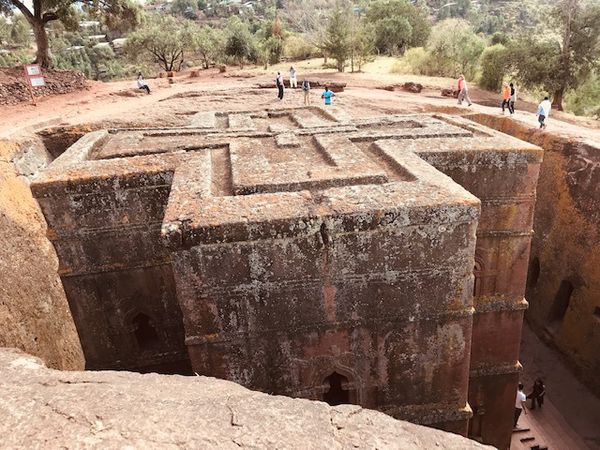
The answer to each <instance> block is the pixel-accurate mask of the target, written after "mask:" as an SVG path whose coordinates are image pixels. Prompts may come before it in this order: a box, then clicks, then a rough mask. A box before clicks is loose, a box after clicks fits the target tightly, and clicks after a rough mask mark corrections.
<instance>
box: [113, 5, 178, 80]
mask: <svg viewBox="0 0 600 450" xmlns="http://www.w3.org/2000/svg"><path fill="white" fill-rule="evenodd" d="M187 36H189V31H188V29H187V28H186V25H185V22H184V21H182V20H178V19H176V18H175V17H173V16H164V15H163V16H159V15H156V16H152V17H151V18H150V19H149V20H148V21H147V22H146V23H145V24H144V26H143V27H142V28H141V29H139V30H138V31H135V32H133V33H131V34H130V35H129V36H128V37H127V43H126V44H125V51H126V52H127V54H129V55H131V56H132V57H133V59H139V58H140V57H149V58H150V60H151V61H153V62H155V63H157V64H160V65H161V67H162V68H163V69H165V70H166V71H167V72H170V71H172V70H180V69H181V65H182V64H183V57H184V50H186V49H189V45H190V43H189V41H188V40H187V39H186V37H187Z"/></svg>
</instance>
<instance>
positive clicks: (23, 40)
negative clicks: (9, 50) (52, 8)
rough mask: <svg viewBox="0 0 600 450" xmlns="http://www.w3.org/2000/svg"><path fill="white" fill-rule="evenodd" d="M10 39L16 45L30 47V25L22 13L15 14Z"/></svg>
mask: <svg viewBox="0 0 600 450" xmlns="http://www.w3.org/2000/svg"><path fill="white" fill-rule="evenodd" d="M9 40H10V42H11V43H12V44H13V45H14V46H16V47H29V45H30V44H31V37H30V36H29V26H28V25H27V20H26V19H25V17H23V15H22V14H15V15H14V16H13V20H12V26H11V28H10V37H9Z"/></svg>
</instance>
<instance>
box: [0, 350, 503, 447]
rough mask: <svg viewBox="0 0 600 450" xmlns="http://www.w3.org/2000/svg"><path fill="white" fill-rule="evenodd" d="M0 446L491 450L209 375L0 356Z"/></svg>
mask: <svg viewBox="0 0 600 450" xmlns="http://www.w3.org/2000/svg"><path fill="white" fill-rule="evenodd" d="M0 375H1V376H0V417H2V420H1V421H0V435H1V436H2V439H0V448H3V449H4V448H6V449H25V448H49V449H50V448H102V449H123V448H140V449H161V450H163V449H181V448H219V449H229V448H232V449H237V448H255V449H258V448H261V449H263V448H264V449H275V448H277V449H302V450H306V449H324V448H326V449H350V448H356V449H375V448H378V449H402V450H423V449H447V450H471V449H472V450H476V449H482V450H483V449H491V448H492V447H488V446H483V445H480V444H478V443H476V442H474V441H471V440H468V439H466V438H463V437H461V436H458V435H455V434H450V433H445V432H442V431H438V430H434V429H431V428H426V427H422V426H419V425H413V424H411V423H408V422H403V421H398V420H395V419H392V418H391V417H390V416H387V415H385V414H383V413H380V412H377V411H371V410H366V409H362V408H360V407H359V406H353V405H341V406H335V407H331V406H329V405H327V404H326V403H323V402H313V401H310V400H301V399H291V398H288V397H281V396H271V395H267V394H262V393H259V392H254V391H250V390H248V389H245V388H243V387H241V386H239V385H237V384H235V383H231V382H229V381H223V380H217V379H215V378H207V377H184V376H177V375H156V374H146V375H140V374H136V373H131V372H60V371H55V370H49V369H46V368H45V367H44V366H43V363H42V362H41V361H40V360H38V359H36V358H33V357H31V356H28V355H25V354H23V353H21V352H19V351H15V350H7V349H2V350H0Z"/></svg>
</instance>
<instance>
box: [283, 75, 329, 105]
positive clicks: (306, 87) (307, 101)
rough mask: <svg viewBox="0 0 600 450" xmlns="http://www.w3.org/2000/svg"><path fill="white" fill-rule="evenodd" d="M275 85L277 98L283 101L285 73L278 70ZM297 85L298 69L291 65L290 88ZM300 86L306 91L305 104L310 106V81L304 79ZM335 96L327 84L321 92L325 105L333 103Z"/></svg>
mask: <svg viewBox="0 0 600 450" xmlns="http://www.w3.org/2000/svg"><path fill="white" fill-rule="evenodd" d="M275 86H276V87H277V98H278V99H279V100H280V101H281V100H283V94H284V91H285V86H284V81H283V75H281V72H277V76H276V77H275ZM297 87H298V78H297V75H296V69H295V68H294V66H292V67H290V88H291V89H296V88H297ZM300 87H301V88H302V92H303V93H304V105H306V106H308V105H310V90H311V87H310V81H308V80H307V79H304V80H303V81H302V84H301V85H300ZM334 96H335V94H334V93H333V92H332V91H331V90H330V89H329V88H328V87H327V86H325V90H324V91H323V92H322V94H321V98H322V99H323V101H324V102H325V105H331V102H332V98H333V97H334Z"/></svg>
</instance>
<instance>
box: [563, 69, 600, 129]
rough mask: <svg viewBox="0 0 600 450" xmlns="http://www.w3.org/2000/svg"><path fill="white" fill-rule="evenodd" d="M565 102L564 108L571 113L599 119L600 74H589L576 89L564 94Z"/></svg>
mask: <svg viewBox="0 0 600 450" xmlns="http://www.w3.org/2000/svg"><path fill="white" fill-rule="evenodd" d="M565 104H566V107H567V108H566V109H567V110H568V111H570V112H572V113H573V114H577V115H579V116H593V117H596V118H597V119H600V76H598V75H597V74H596V73H592V74H590V76H589V77H588V78H587V79H586V80H585V81H584V82H583V83H581V84H580V85H579V86H578V87H577V89H573V90H571V91H569V92H568V93H567V94H566V96H565Z"/></svg>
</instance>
